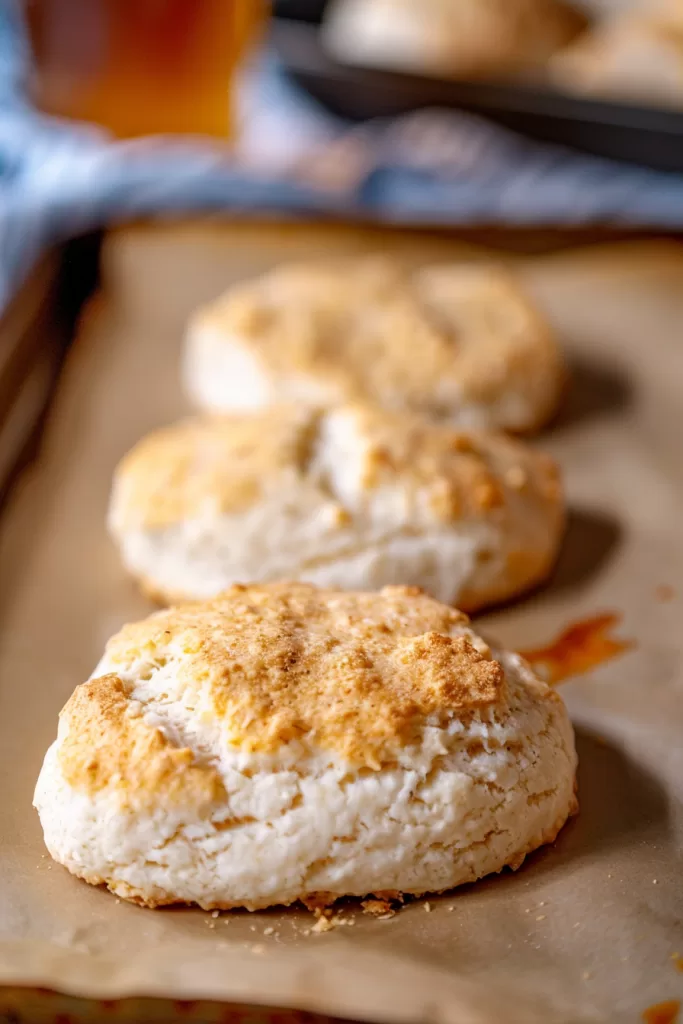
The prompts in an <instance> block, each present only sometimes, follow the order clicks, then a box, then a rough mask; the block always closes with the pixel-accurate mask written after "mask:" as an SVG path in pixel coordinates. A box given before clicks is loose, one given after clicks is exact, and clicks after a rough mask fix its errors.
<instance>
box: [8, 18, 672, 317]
mask: <svg viewBox="0 0 683 1024" xmlns="http://www.w3.org/2000/svg"><path fill="white" fill-rule="evenodd" d="M29 73H30V52H29V47H28V44H27V41H26V35H25V32H24V26H23V23H22V19H21V15H20V8H19V0H0V182H1V186H0V187H1V192H0V309H1V308H2V307H4V305H5V304H6V302H7V300H8V298H9V297H10V296H11V294H12V292H13V290H14V289H15V288H16V287H17V285H18V284H19V283H20V281H21V279H22V278H23V276H24V275H25V273H26V272H27V270H28V269H29V268H30V267H31V266H32V264H33V263H34V261H35V259H36V258H37V257H38V256H39V255H40V253H41V252H42V251H43V250H44V249H45V248H46V247H48V246H50V245H52V244H54V243H57V242H60V241H63V240H66V239H67V238H69V237H72V236H74V235H77V234H80V233H82V232H84V231H88V230H91V229H93V228H96V227H99V226H101V225H104V224H107V223H111V222H114V221H121V220H126V219H130V218H134V217H138V216H147V215H151V214H155V215H167V216H168V215H172V214H177V213H187V212H188V211H200V210H202V211H209V210H210V211H216V210H228V211H230V213H231V214H234V213H235V212H244V213H247V212H250V211H256V210H258V211H280V212H287V213H296V214H298V215H318V216H320V215H331V216H345V215H352V216H353V217H355V218H359V217H360V218H369V219H375V220H385V221H391V222H394V223H421V224H436V225H442V226H445V225H464V224H467V225H472V224H482V223H488V224H494V223H495V224H515V225H524V224H528V225H558V226H560V225H586V224H592V223H593V224H594V223H598V222H599V223H604V222H611V223H614V224H618V225H622V226H648V227H654V228H682V227H683V176H678V175H673V174H663V173H657V172H654V171H647V170H643V169H638V168H632V167H628V166H626V165H624V166H621V165H617V164H612V163H610V162H608V161H605V160H598V159H594V158H590V157H585V156H581V155H578V154H575V153H571V152H568V151H565V150H562V149H560V148H555V147H548V146H541V145H538V144H535V143H531V142H528V141H525V140H523V139H521V138H519V137H517V136H515V135H514V134H512V133H510V132H507V131H505V130H503V129H501V128H498V127H496V126H493V125H491V124H488V123H487V122H486V121H483V120H481V119H478V118H475V117H472V116H469V115H465V114H459V113H455V112H446V111H424V112H421V113H417V114H413V115H409V116H407V117H402V118H398V119H396V120H386V121H384V120H382V121H377V122H369V123H367V124H364V125H361V126H357V125H356V126H352V125H349V124H347V123H345V122H344V121H342V120H340V119H337V118H334V117H332V116H331V115H329V114H328V113H326V112H324V111H323V110H321V109H320V108H319V107H318V106H317V105H316V104H315V103H314V102H313V101H312V100H311V99H310V98H308V97H307V96H305V95H303V94H302V93H300V92H299V91H298V90H297V89H296V87H294V86H293V85H292V84H291V83H290V82H288V81H287V79H286V77H285V76H284V75H283V74H282V72H281V70H280V68H279V67H278V65H277V62H276V61H275V60H274V58H273V57H272V56H271V55H270V54H268V53H267V52H266V53H263V54H261V55H259V57H258V59H255V60H254V61H252V63H251V65H250V67H249V68H248V69H247V70H246V71H245V73H244V74H243V79H242V82H241V86H240V90H239V104H240V115H241V120H242V123H243V132H242V141H241V144H240V147H239V150H238V152H237V154H234V155H233V156H232V157H228V155H227V154H226V152H225V151H224V150H222V149H221V147H218V146H216V145H203V144H201V143H200V142H191V141H188V140H185V141H183V140H172V139H168V138H166V139H161V138H155V139H144V140H134V141H130V142H114V141H111V140H110V139H108V138H107V137H106V135H105V134H104V133H102V132H101V131H99V130H97V129H94V128H91V127H89V126H85V125H79V124H73V123H71V122H66V121H62V120H56V119H53V118H47V117H45V116H43V115H41V114H40V113H38V112H37V111H36V110H35V109H33V107H32V106H31V104H30V102H29V101H28V99H27V89H26V85H27V81H28V76H29Z"/></svg>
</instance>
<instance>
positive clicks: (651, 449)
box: [0, 225, 683, 1024]
mask: <svg viewBox="0 0 683 1024" xmlns="http://www.w3.org/2000/svg"><path fill="white" fill-rule="evenodd" d="M392 249H395V250H399V251H401V252H402V253H403V254H404V255H406V257H408V258H410V259H421V258H438V259H444V258H445V259H448V258H453V257H457V256H459V255H462V254H463V251H462V248H461V247H458V246H456V245H455V243H453V242H450V241H448V240H447V239H446V238H443V237H441V238H440V239H438V240H437V239H436V238H432V237H430V236H427V235H420V234H413V235H410V234H407V233H405V234H402V233H398V232H380V231H379V230H377V231H372V230H361V229H356V228H351V227H349V228H342V227H336V228H331V227H326V228H322V227H316V226H314V225H308V226H303V225H300V226H287V225H280V226H271V227H265V226H260V227H258V226H254V225H251V226H250V225H241V226H237V225H232V226H229V225H223V226H220V225H215V226H212V225H197V226H192V225H190V226H186V227H182V226H175V227H172V226H168V227H165V228H156V229H151V228H149V229H147V228H140V229H129V230H122V231H119V232H116V233H114V234H112V235H111V236H109V238H108V240H107V241H106V242H105V247H104V253H103V271H102V289H101V292H100V294H99V295H98V296H97V297H96V299H95V300H94V302H93V303H92V304H91V306H90V309H89V311H88V313H87V315H86V317H85V319H84V322H83V324H82V328H81V331H80V336H79V338H78V339H77V341H76V343H75V344H74V346H73V347H72V349H71V352H70V355H69V358H68V362H67V368H66V371H65V373H64V376H63V378H62V382H61V386H60V391H59V394H58V396H57V400H56V403H55V405H54V408H53V414H52V416H51V420H50V423H49V425H48V429H47V435H46V438H45V442H44V445H43V448H42V453H41V456H40V459H39V461H38V462H37V463H36V464H35V465H34V467H33V468H32V469H31V470H30V471H28V472H26V473H25V474H24V475H23V477H22V479H21V480H20V481H19V483H18V485H17V486H16V489H15V492H14V494H13V497H12V499H11V501H10V503H9V505H8V507H7V508H6V509H5V513H4V518H3V520H2V523H1V524H0V526H1V529H0V686H1V690H0V730H1V735H0V778H2V787H1V789H0V800H1V801H2V803H1V805H0V807H1V815H2V816H1V821H2V829H1V831H0V983H4V984H6V985H10V984H11V985H40V986H44V987H51V988H56V989H58V990H60V991H63V992H67V993H70V994H75V995H83V996H91V997H96V998H100V999H110V998H116V997H122V996H128V995H147V996H159V995H163V996H168V997H171V998H174V999H193V998H205V999H225V1000H229V1001H231V1002H233V1003H236V1002H237V1003H240V1002H241V1003H256V1004H259V1005H265V1006H281V1007H296V1008H299V1009H306V1010H312V1011H316V1012H319V1013H327V1014H334V1015H338V1016H344V1017H351V1018H358V1019H364V1020H368V1021H370V1020H377V1021H393V1022H402V1021H406V1022H408V1021H409V1022H416V1021H439V1022H444V1024H450V1022H452V1024H468V1022H470V1021H471V1022H486V1024H488V1022H494V1021H495V1022H502V1021H505V1022H506V1024H516V1022H520V1024H522V1022H524V1024H533V1022H535V1021H539V1022H540V1021H543V1022H544V1024H554V1022H560V1021H562V1022H569V1021H572V1022H574V1021H576V1022H583V1021H601V1020H610V1021H622V1020H623V1021H635V1020H638V1019H639V1015H640V1014H641V1013H642V1012H643V1011H644V1010H645V1008H646V1007H648V1006H650V1005H651V1004H654V1003H659V1002H661V1001H663V1000H671V999H677V998H678V999H680V998H682V997H683V973H682V972H681V970H680V966H681V961H680V960H676V959H675V957H676V955H678V956H679V957H680V956H682V955H683V926H682V924H681V922H682V921H683V885H682V877H683V876H682V870H681V869H682V867H683V858H682V857H681V848H682V846H683V843H682V839H683V673H682V671H681V632H682V631H681V625H680V623H681V603H682V596H681V595H683V590H681V589H680V588H682V587H683V573H682V572H681V570H682V568H683V551H682V548H681V522H683V460H682V458H681V436H682V431H681V426H682V425H683V424H682V414H681V411H680V407H681V403H680V396H681V389H682V387H683V341H682V340H681V324H683V252H682V251H681V249H680V248H678V247H676V246H674V245H673V244H672V245H666V244H662V245H655V244H646V243H642V244H641V243H635V244H631V245H626V246H622V247H620V248H594V249H590V250H584V251H580V252H575V253H570V254H562V255H558V256H554V257H545V258H543V259H540V260H534V261H532V262H529V263H528V264H525V265H524V267H523V268H522V269H521V272H522V273H523V275H524V277H525V279H526V280H527V281H528V283H529V286H530V287H531V288H532V289H533V290H534V292H535V293H536V294H537V296H538V297H539V299H540V301H541V302H542V303H543V305H544V306H545V307H546V308H547V310H548V312H549V314H550V315H551V317H552V319H553V321H554V323H555V324H556V326H557V328H558V330H559V331H560V333H561V336H562V339H563V342H564V344H565V345H566V348H567V350H568V352H569V354H570V358H571V360H572V362H573V363H574V364H575V387H574V390H573V392H572V394H571V395H570V397H569V399H568V402H567V405H566V407H565V410H564V412H563V415H562V416H561V417H560V419H559V421H558V422H557V423H556V424H555V426H554V427H553V428H552V429H551V430H550V431H549V432H548V433H547V434H546V436H545V437H544V438H543V439H542V443H543V445H544V446H545V447H546V448H548V449H549V450H550V451H551V452H553V453H554V454H555V455H556V456H557V457H558V458H559V459H560V461H561V463H562V465H563V467H564V470H565V474H566V480H567V487H568V492H569V497H570V502H571V506H572V513H571V519H570V528H569V533H568V537H567V543H566V547H565V553H564V556H563V558H562V561H561V564H560V567H559V570H558V573H557V575H556V578H555V580H554V582H553V583H552V584H551V585H550V586H549V587H548V588H546V589H545V590H544V591H542V592H539V593H537V594H536V595H534V596H533V597H531V598H528V599H527V600H525V601H524V602H522V603H520V604H517V605H515V606H513V607H510V608H507V609H501V610H499V611H497V612H496V613H495V614H491V615H489V616H487V617H486V618H485V619H483V620H482V622H481V624H482V628H486V629H487V630H488V632H490V633H494V634H495V635H497V636H498V637H499V638H500V639H501V640H503V641H504V642H506V643H508V644H511V645H513V646H518V647H522V648H524V647H530V646H539V645H540V644H543V643H544V642H546V641H547V640H548V639H550V638H551V637H552V636H553V635H554V634H556V633H557V632H558V631H559V630H561V629H562V628H564V627H565V626H566V625H567V623H568V622H570V621H572V620H575V619H577V618H581V617H583V616H585V615H590V614H592V613H593V612H595V611H601V610H612V611H617V612H620V613H623V616H624V620H623V624H622V627H621V629H622V633H623V635H624V636H626V637H630V638H632V639H633V640H635V642H636V647H635V649H634V650H633V651H632V652H630V653H628V654H626V655H624V656H623V657H622V658H621V659H619V660H615V661H613V662H611V663H609V664H607V665H604V666H603V667H601V668H599V669H598V670H596V671H595V672H594V673H593V674H592V675H590V676H589V677H585V678H582V679H579V680H576V681H573V682H570V683H567V684H565V685H564V686H563V694H564V696H565V698H566V700H567V702H568V704H569V707H570V710H571V713H572V717H573V719H574V722H575V725H576V728H577V736H578V746H579V752H580V758H581V767H580V798H581V806H582V810H581V814H580V816H579V817H578V819H576V820H575V821H574V822H572V823H570V825H569V826H568V827H567V828H566V829H565V830H564V831H563V832H562V834H561V836H560V838H559V841H558V842H557V843H556V844H555V845H554V846H553V847H551V848H548V849H546V850H544V851H541V852H540V853H538V854H536V855H534V856H533V857H531V858H529V860H528V861H527V863H526V864H525V866H524V867H523V868H522V869H521V870H520V871H519V872H518V873H517V874H513V873H510V872H508V873H504V874H503V875H501V876H499V877H496V878H493V879H489V880H486V881H484V882H482V883H479V884H477V885H474V886H469V887H466V888H464V889H462V890H460V891H458V892H457V893H455V894H454V895H452V896H444V897H441V898H435V899H432V900H431V901H430V905H431V912H429V913H426V912H425V908H424V905H423V903H421V902H416V903H414V904H412V905H410V906H408V907H406V909H404V910H403V911H401V912H400V913H399V914H397V915H396V916H395V917H394V918H393V919H391V920H388V921H377V920H374V919H371V918H368V917H367V916H364V915H363V914H361V913H360V912H358V911H357V910H355V909H353V908H350V909H347V910H346V911H345V914H346V915H347V916H349V917H351V918H353V919H354V925H353V927H344V928H341V927H340V928H337V929H335V930H332V931H330V932H327V933H324V934H315V933H313V934H310V933H309V930H310V928H311V925H312V924H313V919H312V918H311V916H310V915H309V914H308V913H307V912H306V911H304V910H303V909H292V910H288V911H284V912H283V911H270V912H266V913H258V914H248V913H246V912H232V913H228V914H223V915H221V916H220V917H219V918H218V919H215V918H212V917H211V915H210V914H207V913H204V912H202V911H199V910H191V909H167V910H158V911H149V910H145V909H142V908H138V907H135V906H131V905H127V904H125V903H120V902H118V901H117V900H116V899H115V898H114V897H113V896H111V895H110V894H108V893H107V892H106V891H102V890H99V889H94V888H91V887H89V886H87V885H84V884H83V883H81V882H79V881H77V880H75V879H73V878H72V877H71V876H69V875H68V874H67V872H66V871H64V870H63V869H62V868H60V867H58V866H57V865H53V864H52V862H51V861H50V860H49V858H48V857H47V856H46V854H45V851H44V848H43V846H42V841H41V833H40V828H39V823H38V819H37V816H36V815H35V812H33V810H32V808H31V797H32V791H33V786H34V783H35V779H36V776H37V773H38V770H39V767H40V763H41V759H42V756H43V753H44V751H45V749H46V747H47V746H48V744H49V743H50V742H51V740H52V738H53V736H54V734H55V729H56V719H57V712H58V710H59V708H60V707H61V706H62V704H63V703H64V701H65V700H66V698H67V697H68V696H69V694H70V693H71V691H72V689H73V687H74V686H75V685H76V684H77V683H79V682H81V681H83V680H84V679H85V678H86V677H87V676H88V674H89V673H90V671H91V670H92V667H93V665H94V664H95V663H96V661H97V659H98V657H99V655H100V652H101V649H102V646H103V644H104V642H105V641H106V639H107V637H108V636H109V635H110V634H111V633H112V632H113V631H115V630H116V629H118V628H119V626H120V625H121V624H122V623H123V622H124V621H126V620H130V619H134V618H137V617H139V616H142V615H145V614H147V613H148V612H149V611H150V610H151V606H150V605H148V604H147V603H146V601H145V600H143V598H142V597H140V596H139V595H137V594H136V592H135V590H134V588H133V586H132V584H131V583H130V582H129V581H128V580H127V579H126V577H125V576H124V574H123V572H122V570H121V568H120V566H119V564H118V561H117V558H116V554H115V551H114V549H113V547H112V545H111V544H110V542H109V541H108V539H107V536H106V532H105V529H104V514H105V509H106V504H107V497H108V488H109V481H110V476H111V472H112V470H113V468H114V465H115V463H116V462H117V460H118V459H119V458H120V457H121V455H122V454H123V453H124V452H125V450H126V449H127V448H128V447H129V446H130V445H131V444H132V443H134V442H135V441H136V440H137V439H138V438H139V437H140V435H141V434H143V433H144V432H145V431H147V430H149V429H151V428H153V427H156V426H158V425H160V424H162V423H165V422H167V421H169V420H171V419H173V418H175V417H176V416H178V415H179V414H180V413H182V412H184V411H186V406H185V403H184V401H183V398H182V395H181V392H180V386H179V381H178V372H177V370H178V353H179V345H180V339H181V334H182V326H183V321H184V319H185V317H186V315H187V313H188V312H189V310H190V309H191V307H192V306H193V305H194V304H196V303H197V302H200V301H203V300H205V299H208V298H209V297H210V296H212V295H214V294H215V293H216V292H217V291H218V290H219V289H220V287H221V286H223V285H224V284H226V283H227V282H228V281H230V280H232V279H236V278H238V277H240V276H244V275H246V274H249V273H252V272H255V271H256V270H258V269H261V268H263V267H266V266H270V265H271V264H273V263H275V262H277V261H278V260H281V259H286V258H295V257H300V256H313V257H316V258H317V257H318V256H320V255H322V254H327V255H333V254H336V253H340V252H354V251H360V250H371V251H377V250H381V251H385V252H386V251H389V250H392ZM468 254H469V255H472V252H471V251H470V252H469V253H468ZM474 255H477V254H476V253H474ZM665 584H666V585H669V586H671V587H673V588H674V594H673V596H672V595H671V594H670V593H667V592H665V591H662V590H661V587H662V586H663V585H665ZM676 589H678V593H676V592H675V591H676ZM663 595H664V596H666V597H667V600H662V596H663ZM270 928H272V929H273V932H272V933H270V932H269V934H268V935H266V934H265V930H266V929H270Z"/></svg>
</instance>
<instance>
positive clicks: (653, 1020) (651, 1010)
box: [642, 999, 681, 1024]
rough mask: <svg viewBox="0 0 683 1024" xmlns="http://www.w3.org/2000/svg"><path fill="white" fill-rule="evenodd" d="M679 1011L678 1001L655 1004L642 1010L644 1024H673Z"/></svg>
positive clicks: (679, 1002)
mask: <svg viewBox="0 0 683 1024" xmlns="http://www.w3.org/2000/svg"><path fill="white" fill-rule="evenodd" d="M680 1009H681V1001H680V999H667V1000H665V1002H663V1003H655V1004H654V1006H648V1008H647V1010H643V1013H642V1018H643V1020H644V1021H645V1024H675V1021H676V1019H677V1018H678V1013H679V1011H680Z"/></svg>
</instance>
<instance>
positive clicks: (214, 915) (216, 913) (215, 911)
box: [211, 910, 220, 917]
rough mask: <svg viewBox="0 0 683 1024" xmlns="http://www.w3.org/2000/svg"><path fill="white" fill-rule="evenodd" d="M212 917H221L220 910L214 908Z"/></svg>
mask: <svg viewBox="0 0 683 1024" xmlns="http://www.w3.org/2000/svg"><path fill="white" fill-rule="evenodd" d="M211 917H220V910H212V911H211Z"/></svg>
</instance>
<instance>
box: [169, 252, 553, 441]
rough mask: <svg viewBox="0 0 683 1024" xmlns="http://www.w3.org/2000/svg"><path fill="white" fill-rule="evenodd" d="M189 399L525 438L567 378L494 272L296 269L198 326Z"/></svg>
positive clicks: (247, 290) (515, 289) (512, 291)
mask: <svg viewBox="0 0 683 1024" xmlns="http://www.w3.org/2000/svg"><path fill="white" fill-rule="evenodd" d="M184 374H185V383H186V388H187V390H188V392H189V394H190V396H191V397H192V398H193V399H194V401H195V402H196V403H197V404H198V405H199V406H200V407H202V408H205V409H208V410H209V411H213V412H236V411H244V410H247V409H251V410H254V409H259V408H263V407H265V406H268V405H271V404H273V403H274V402H277V401H285V402H290V401H291V402H297V403H299V404H302V405H308V406H314V407H320V406H330V405H336V404H340V403H343V402H347V401H357V400H364V401H371V402H375V403H377V404H379V405H382V406H384V407H386V408H389V409H394V410H396V411H404V410H405V411H413V412H416V413H420V414H423V415H426V416H428V417H430V418H432V419H435V420H438V421H442V422H447V423H450V424H452V425H457V426H463V427H466V428H468V429H490V428H502V429H505V430H510V431H527V430H533V429H536V428H538V427H539V426H541V425H542V424H543V423H544V422H545V421H546V420H547V419H548V418H549V417H550V415H551V414H552V413H553V412H554V411H555V409H556V407H557V404H558V401H559V396H560V392H561V388H562V383H563V379H564V375H563V364H562V359H561V356H560V352H559V348H558V346H557V343H556V341H555V338H554V337H553V335H552V333H551V331H550V329H549V328H548V326H547V324H546V323H545V321H544V320H543V318H542V317H541V315H540V314H539V312H538V311H537V310H536V309H535V307H534V306H533V305H532V304H531V303H530V302H529V300H528V299H527V298H526V297H525V296H524V294H523V292H522V291H521V290H520V288H519V286H518V285H517V283H516V282H515V281H514V279H513V278H512V277H511V276H510V275H509V274H507V273H506V272H505V271H503V270H501V269H499V268H497V267H493V266H489V265H447V266H433V267H425V268H423V269H422V270H418V271H415V272H412V273H410V272H407V271H405V270H402V269H401V268H400V267H399V266H398V265H396V264H394V263H393V262H391V261H386V260H380V259H372V258H366V259H361V260H358V261H356V262H355V263H348V264H343V263H342V264H339V265H335V266H333V265H318V266H316V265H306V264H302V265H286V266H282V267H279V268H277V269H276V270H273V271H272V272H270V273H268V274H266V275H265V276H263V277H260V278H257V279H256V280H252V281H248V282H244V283H241V284H237V285H234V286H233V287H232V288H230V289H229V290H228V291H227V292H226V293H225V295H224V296H223V297H222V298H220V299H218V300H217V301H216V302H214V303H213V304H212V305H210V306H208V307H206V308H204V309H201V310H199V312H198V313H196V314H195V316H194V317H193V318H192V320H191V322H190V327H189V332H188V339H187V346H186V350H185V360H184Z"/></svg>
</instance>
